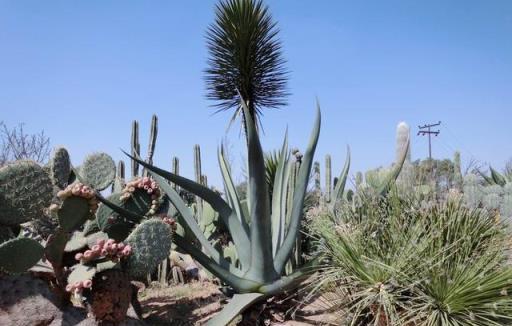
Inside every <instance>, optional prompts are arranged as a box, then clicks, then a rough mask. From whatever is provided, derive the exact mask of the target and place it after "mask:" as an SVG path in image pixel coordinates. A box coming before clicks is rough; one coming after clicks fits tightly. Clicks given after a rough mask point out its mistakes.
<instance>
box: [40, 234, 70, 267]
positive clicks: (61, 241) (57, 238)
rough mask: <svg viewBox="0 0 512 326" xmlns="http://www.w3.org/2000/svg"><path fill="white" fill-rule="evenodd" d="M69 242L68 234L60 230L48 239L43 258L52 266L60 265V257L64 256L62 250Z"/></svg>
mask: <svg viewBox="0 0 512 326" xmlns="http://www.w3.org/2000/svg"><path fill="white" fill-rule="evenodd" d="M68 240H69V234H68V233H66V232H63V231H62V230H60V231H58V232H57V233H54V234H52V235H51V236H50V237H49V238H48V242H47V243H46V247H45V250H44V251H45V256H46V259H48V260H49V261H50V262H51V263H52V264H60V263H61V262H62V256H63V255H64V249H65V248H66V244H67V242H68Z"/></svg>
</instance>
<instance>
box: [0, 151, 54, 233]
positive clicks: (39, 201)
mask: <svg viewBox="0 0 512 326" xmlns="http://www.w3.org/2000/svg"><path fill="white" fill-rule="evenodd" d="M52 191H53V187H52V183H51V180H50V177H49V176H48V174H47V173H46V172H45V171H44V170H43V168H42V167H41V166H40V165H39V164H37V163H36V162H33V161H16V162H14V163H11V164H8V165H6V166H4V167H2V168H0V224H2V225H18V224H21V223H24V222H27V221H29V220H31V219H36V218H38V217H40V216H41V215H42V214H43V209H44V208H45V207H48V206H49V205H50V202H51V199H52Z"/></svg>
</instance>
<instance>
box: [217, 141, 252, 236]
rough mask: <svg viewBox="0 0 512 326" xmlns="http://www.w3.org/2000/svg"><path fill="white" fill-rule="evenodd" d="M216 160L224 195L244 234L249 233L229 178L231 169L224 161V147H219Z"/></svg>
mask: <svg viewBox="0 0 512 326" xmlns="http://www.w3.org/2000/svg"><path fill="white" fill-rule="evenodd" d="M218 159H219V166H220V169H221V173H222V177H223V179H224V184H225V187H226V195H227V196H228V198H229V201H230V204H231V206H232V207H233V209H234V210H235V213H236V216H237V217H238V219H239V220H240V223H241V224H242V226H243V228H244V229H245V230H246V232H249V225H248V224H247V218H246V217H245V216H244V215H245V213H244V211H243V209H242V207H241V205H240V198H239V197H238V193H237V191H236V187H235V184H234V182H233V178H232V177H231V172H230V171H231V169H230V166H229V163H228V162H227V161H226V157H225V156H224V146H221V147H220V148H219V151H218Z"/></svg>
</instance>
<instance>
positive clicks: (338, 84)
mask: <svg viewBox="0 0 512 326" xmlns="http://www.w3.org/2000/svg"><path fill="white" fill-rule="evenodd" d="M214 3H215V1H199V0H196V1H126V0H123V1H104V0H89V1H51V0H47V1H39V0H32V1H30V0H27V1H15V0H1V1H0V120H3V121H5V122H6V123H7V124H9V125H11V126H12V125H14V124H16V123H18V122H24V123H26V128H27V129H28V130H32V131H37V130H40V129H44V130H45V131H46V133H47V134H48V135H49V136H50V137H51V140H52V144H53V145H64V146H66V147H67V148H68V149H69V151H70V153H71V155H72V157H73V160H74V162H76V163H79V162H80V161H81V160H82V159H83V157H84V155H85V154H86V153H89V152H93V151H105V152H108V153H110V154H112V156H113V157H114V158H116V159H120V158H122V154H121V153H120V151H119V148H125V149H128V148H129V134H130V123H131V121H132V120H133V119H137V120H139V121H140V123H141V136H142V141H141V142H142V146H143V150H145V146H146V145H145V144H146V138H147V136H146V134H147V131H148V128H149V122H150V118H151V115H152V114H153V113H156V114H157V115H158V116H159V118H160V131H159V139H158V143H157V150H156V154H155V160H156V163H157V164H159V165H161V166H170V164H171V163H170V162H171V158H172V156H178V157H180V159H181V162H182V167H181V170H182V171H183V173H184V174H186V175H188V176H192V157H193V155H192V154H193V153H192V149H193V145H194V144H196V143H198V144H200V145H201V146H202V151H203V166H204V167H203V169H204V171H205V172H206V174H208V176H209V180H213V182H214V183H218V182H219V180H220V178H219V172H218V168H217V160H216V156H215V155H216V154H215V153H216V148H217V146H218V144H219V142H220V140H221V139H222V138H223V137H225V135H226V127H227V121H228V120H229V118H230V114H229V113H221V114H215V115H213V114H212V113H213V112H214V110H213V109H212V108H211V107H209V106H210V105H211V104H212V103H211V102H209V101H207V100H206V99H205V96H204V94H205V88H204V82H203V79H202V78H203V73H202V71H203V69H205V67H206V57H207V51H206V47H205V39H204V35H205V30H206V28H207V26H208V24H210V23H211V22H212V20H213V6H214ZM267 3H268V4H269V6H270V9H271V11H272V13H273V16H274V18H275V19H276V20H277V21H278V22H279V27H280V29H281V34H280V37H281V40H282V42H283V47H284V56H285V57H286V59H287V60H288V68H289V69H290V71H291V79H290V83H289V89H290V92H291V93H292V95H291V96H290V98H289V105H288V107H286V108H284V109H282V110H273V111H266V112H265V114H264V117H263V120H262V121H263V125H264V129H265V135H264V140H263V144H264V146H265V148H266V149H273V148H277V147H279V144H280V142H281V140H282V136H283V133H284V129H285V128H286V127H287V126H288V128H289V133H290V141H291V143H292V144H293V145H294V146H297V147H300V148H304V146H305V144H306V142H307V140H308V137H309V131H310V129H311V124H312V119H313V116H314V107H315V98H316V97H318V98H319V100H320V104H321V107H322V114H323V125H322V132H321V136H320V143H319V146H318V151H317V154H318V158H319V159H321V160H323V157H324V155H325V154H326V153H331V154H332V156H333V161H334V162H333V163H334V166H335V167H336V168H337V171H339V170H340V169H341V167H342V165H343V160H344V156H345V149H344V148H345V144H350V146H351V147H352V156H353V169H352V172H355V171H358V170H363V171H364V170H367V169H369V168H373V167H377V166H379V165H387V164H390V163H391V162H392V160H393V158H394V143H395V139H394V137H395V126H396V124H397V123H398V122H399V121H402V120H404V121H406V122H408V123H409V124H410V125H411V127H412V131H413V135H414V137H413V140H412V144H413V145H412V155H413V159H416V158H424V157H425V156H426V155H427V142H426V138H424V137H423V138H420V137H416V136H415V134H416V131H417V127H416V126H417V125H418V124H424V123H427V122H436V121H438V120H441V121H442V122H443V125H442V127H441V135H440V136H439V137H438V138H437V139H435V140H434V143H433V151H434V156H435V157H436V158H444V157H451V156H452V155H453V151H454V150H455V149H459V150H460V151H461V153H462V157H463V160H464V161H467V160H468V159H469V158H471V157H474V158H475V159H478V160H482V161H485V162H489V163H491V164H492V165H493V166H496V167H498V168H502V167H503V165H504V163H505V161H506V160H507V159H509V158H510V157H512V128H511V118H512V39H511V35H512V1H509V0H503V1H499V0H493V1H483V0H481V1H473V0H465V1H462V0H461V1H441V0H428V1H409V0H404V1H377V0H375V1H334V0H333V1H303V0H296V1H292V0H287V1H277V0H273V1H267ZM238 131H239V129H238V126H235V127H232V128H231V129H230V131H229V132H228V133H227V135H228V137H229V139H230V140H229V143H230V145H231V147H232V150H231V153H232V154H231V155H232V157H233V160H234V162H235V165H237V166H239V165H240V161H241V158H242V155H241V154H240V153H241V146H240V144H243V142H242V141H241V140H242V139H241V138H240V134H239V132H238Z"/></svg>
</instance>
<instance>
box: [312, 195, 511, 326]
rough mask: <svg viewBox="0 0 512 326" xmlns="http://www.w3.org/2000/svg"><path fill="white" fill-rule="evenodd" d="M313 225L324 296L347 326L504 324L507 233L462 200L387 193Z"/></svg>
mask: <svg viewBox="0 0 512 326" xmlns="http://www.w3.org/2000/svg"><path fill="white" fill-rule="evenodd" d="M315 215H316V216H315V217H314V218H312V219H311V221H312V228H311V229H312V232H313V234H314V236H316V238H317V239H318V240H317V250H318V251H319V252H320V253H321V254H322V255H323V257H324V258H325V262H326V263H325V264H324V266H323V267H322V270H321V271H320V272H319V273H318V275H319V277H318V279H317V280H315V282H313V283H312V284H314V286H315V287H314V289H313V290H312V292H313V293H318V292H319V291H322V292H323V293H324V296H331V297H330V299H329V302H330V305H332V307H331V308H334V310H336V311H339V312H340V313H342V314H343V315H344V318H345V319H346V323H347V324H350V325H393V326H394V325H509V324H511V323H512V300H511V299H512V298H511V295H510V294H511V292H512V291H511V290H512V288H511V287H512V269H511V268H510V266H509V265H508V264H507V262H506V259H507V250H506V248H507V247H508V234H507V231H506V228H505V226H504V225H503V224H501V223H499V222H497V221H496V220H495V219H494V218H493V216H492V215H488V214H487V213H486V212H484V211H483V210H470V209H467V208H465V207H464V206H463V205H462V204H461V200H460V198H450V199H449V200H448V201H447V202H445V203H441V204H433V203H427V204H426V203H420V202H418V201H415V200H411V199H407V200H405V199H403V198H399V197H398V196H397V195H396V194H390V195H389V196H388V197H387V198H376V197H370V196H366V197H363V198H362V199H361V201H360V202H359V203H358V205H340V207H339V209H338V210H337V211H336V212H335V214H334V215H333V214H329V213H327V212H323V211H319V212H317V214H315Z"/></svg>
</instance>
